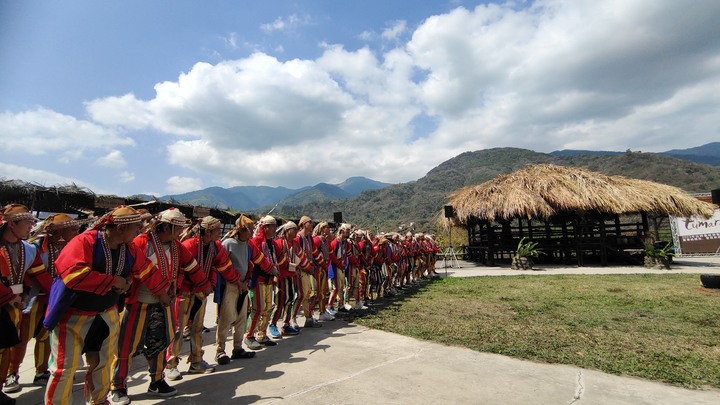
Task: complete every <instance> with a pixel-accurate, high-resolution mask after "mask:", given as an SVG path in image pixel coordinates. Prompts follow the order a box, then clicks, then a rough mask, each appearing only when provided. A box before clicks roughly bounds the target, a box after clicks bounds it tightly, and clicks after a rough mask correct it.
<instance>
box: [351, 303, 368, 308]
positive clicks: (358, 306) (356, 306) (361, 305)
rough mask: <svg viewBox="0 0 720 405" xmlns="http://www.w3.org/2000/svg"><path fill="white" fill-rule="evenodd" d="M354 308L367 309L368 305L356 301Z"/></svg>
mask: <svg viewBox="0 0 720 405" xmlns="http://www.w3.org/2000/svg"><path fill="white" fill-rule="evenodd" d="M354 308H355V309H368V307H366V306H365V304H363V302H362V301H358V302H356V303H355V307H354Z"/></svg>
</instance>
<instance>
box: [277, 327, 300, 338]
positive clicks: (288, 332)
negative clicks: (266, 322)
mask: <svg viewBox="0 0 720 405" xmlns="http://www.w3.org/2000/svg"><path fill="white" fill-rule="evenodd" d="M280 332H281V333H282V334H283V335H288V336H294V335H297V334H299V333H300V331H299V330H295V329H293V328H292V327H290V325H285V326H283V327H282V328H281V329H280Z"/></svg>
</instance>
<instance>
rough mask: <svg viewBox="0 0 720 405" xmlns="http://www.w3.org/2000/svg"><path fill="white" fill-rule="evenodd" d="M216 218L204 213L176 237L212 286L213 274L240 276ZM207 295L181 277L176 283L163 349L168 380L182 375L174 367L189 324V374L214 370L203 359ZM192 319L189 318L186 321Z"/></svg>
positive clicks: (237, 279)
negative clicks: (168, 340) (173, 321)
mask: <svg viewBox="0 0 720 405" xmlns="http://www.w3.org/2000/svg"><path fill="white" fill-rule="evenodd" d="M221 225H222V224H221V223H220V220H219V219H217V218H214V217H211V216H206V217H204V218H202V220H200V223H199V224H197V225H195V226H194V227H192V228H190V229H188V230H187V231H186V232H184V233H183V235H182V236H181V237H180V239H181V241H182V244H183V245H184V246H185V248H186V249H187V250H188V251H189V252H190V254H192V255H193V257H195V260H197V262H198V264H199V266H200V268H201V270H202V271H203V273H204V274H205V277H206V278H207V279H208V280H209V281H210V283H211V284H212V288H213V289H215V285H216V277H217V275H218V274H219V275H220V276H221V277H222V278H223V279H225V281H226V282H228V283H231V284H239V283H240V281H241V280H240V275H239V274H238V273H237V271H235V268H233V265H232V262H231V261H230V258H229V257H228V255H227V252H226V251H225V248H223V247H222V244H221V243H220V235H221V233H222V228H221ZM206 304H207V294H205V292H203V291H202V289H200V288H198V286H197V285H194V284H193V283H191V282H189V280H185V281H184V282H183V283H181V284H180V295H178V296H177V298H175V314H176V316H177V321H178V322H177V325H176V327H175V337H174V340H173V342H172V344H171V345H170V347H168V350H167V368H168V369H169V370H168V372H167V374H166V377H167V379H168V380H179V379H180V378H181V377H182V375H181V373H180V371H179V370H178V363H179V360H180V350H181V349H182V332H183V329H184V328H185V325H187V324H188V323H189V322H191V323H190V358H189V362H190V367H189V368H188V373H190V374H206V373H212V372H213V371H215V367H213V366H211V365H209V364H208V363H207V362H206V361H204V360H203V358H202V355H203V351H202V330H203V320H204V318H205V307H206ZM191 319H192V321H190V320H191Z"/></svg>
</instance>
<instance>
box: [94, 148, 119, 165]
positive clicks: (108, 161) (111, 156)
mask: <svg viewBox="0 0 720 405" xmlns="http://www.w3.org/2000/svg"><path fill="white" fill-rule="evenodd" d="M95 162H96V163H97V164H98V165H100V166H105V167H112V168H119V167H125V166H127V162H126V161H125V158H124V157H123V154H122V152H120V151H119V150H111V151H110V153H108V154H107V155H105V156H102V157H100V158H98V159H97V160H96V161H95Z"/></svg>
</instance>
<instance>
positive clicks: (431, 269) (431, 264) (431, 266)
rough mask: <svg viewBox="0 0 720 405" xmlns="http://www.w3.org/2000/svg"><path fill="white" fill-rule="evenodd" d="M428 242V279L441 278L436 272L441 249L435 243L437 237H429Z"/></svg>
mask: <svg viewBox="0 0 720 405" xmlns="http://www.w3.org/2000/svg"><path fill="white" fill-rule="evenodd" d="M427 240H428V245H429V246H428V250H429V251H430V252H429V254H428V277H433V278H439V277H440V275H439V274H438V273H437V271H435V263H436V262H437V254H438V253H440V247H439V246H438V245H437V243H436V242H435V235H427Z"/></svg>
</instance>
